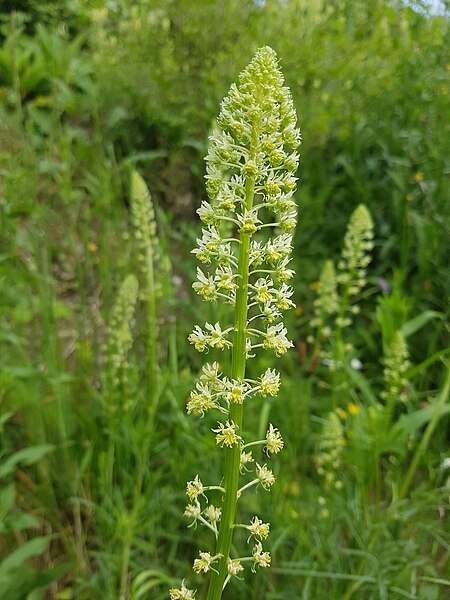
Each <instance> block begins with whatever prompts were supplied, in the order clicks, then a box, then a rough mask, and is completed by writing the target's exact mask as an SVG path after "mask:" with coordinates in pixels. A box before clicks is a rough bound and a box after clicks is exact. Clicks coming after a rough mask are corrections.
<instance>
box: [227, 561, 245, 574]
mask: <svg viewBox="0 0 450 600" xmlns="http://www.w3.org/2000/svg"><path fill="white" fill-rule="evenodd" d="M227 569H228V573H229V574H230V575H231V576H232V577H237V576H238V573H240V572H241V571H243V570H244V567H243V566H242V565H241V563H240V561H239V560H233V559H232V558H229V559H228V562H227Z"/></svg>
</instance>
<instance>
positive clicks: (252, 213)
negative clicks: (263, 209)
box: [238, 208, 261, 234]
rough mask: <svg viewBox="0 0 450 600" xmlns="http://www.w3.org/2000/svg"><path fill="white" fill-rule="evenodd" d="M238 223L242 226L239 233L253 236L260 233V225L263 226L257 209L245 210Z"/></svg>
mask: <svg viewBox="0 0 450 600" xmlns="http://www.w3.org/2000/svg"><path fill="white" fill-rule="evenodd" d="M238 221H239V224H240V229H239V231H240V232H241V233H250V234H253V233H255V232H256V231H258V229H259V225H261V221H260V220H259V219H258V212H257V209H256V208H253V209H252V210H247V209H245V210H244V213H243V214H242V215H238Z"/></svg>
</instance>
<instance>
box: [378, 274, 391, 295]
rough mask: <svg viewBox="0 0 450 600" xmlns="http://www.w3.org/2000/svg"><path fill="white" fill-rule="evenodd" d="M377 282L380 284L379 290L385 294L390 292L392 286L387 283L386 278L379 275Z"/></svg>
mask: <svg viewBox="0 0 450 600" xmlns="http://www.w3.org/2000/svg"><path fill="white" fill-rule="evenodd" d="M377 283H378V285H379V286H380V288H381V290H382V291H383V292H384V293H385V294H390V293H391V291H392V288H391V286H390V285H389V281H388V280H387V279H383V277H379V278H378V280H377Z"/></svg>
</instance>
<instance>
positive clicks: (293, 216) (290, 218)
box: [280, 210, 297, 231]
mask: <svg viewBox="0 0 450 600" xmlns="http://www.w3.org/2000/svg"><path fill="white" fill-rule="evenodd" d="M296 225H297V213H296V211H294V210H290V211H288V212H286V213H285V214H283V215H281V219H280V226H281V228H282V229H283V231H292V230H293V229H295V226H296Z"/></svg>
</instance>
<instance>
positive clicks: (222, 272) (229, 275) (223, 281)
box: [214, 266, 237, 290]
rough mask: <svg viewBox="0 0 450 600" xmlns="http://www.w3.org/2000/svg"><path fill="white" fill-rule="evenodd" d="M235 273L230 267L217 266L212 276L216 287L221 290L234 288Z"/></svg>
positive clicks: (235, 286)
mask: <svg viewBox="0 0 450 600" xmlns="http://www.w3.org/2000/svg"><path fill="white" fill-rule="evenodd" d="M235 277H236V275H234V273H233V271H232V270H231V267H229V266H226V267H219V268H218V269H217V271H216V274H215V276H214V281H215V282H216V284H217V287H218V288H219V289H221V290H234V289H236V288H237V285H236V284H235V283H234V279H235Z"/></svg>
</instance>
